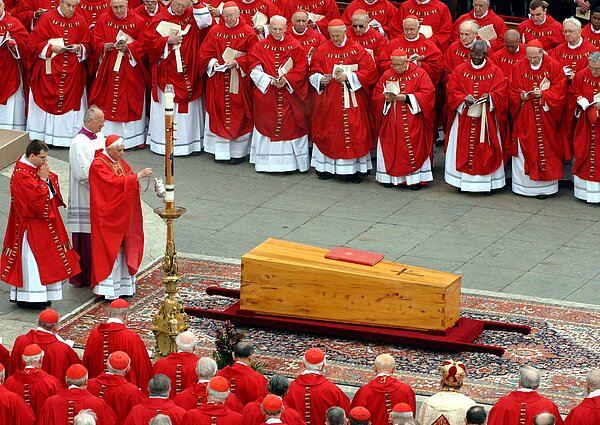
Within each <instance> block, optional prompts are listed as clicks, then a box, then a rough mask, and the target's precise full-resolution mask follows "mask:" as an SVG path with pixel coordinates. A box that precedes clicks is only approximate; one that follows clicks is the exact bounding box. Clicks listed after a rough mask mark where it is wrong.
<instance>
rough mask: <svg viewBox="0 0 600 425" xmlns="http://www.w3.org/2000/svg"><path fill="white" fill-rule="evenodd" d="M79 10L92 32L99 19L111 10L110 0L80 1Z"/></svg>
mask: <svg viewBox="0 0 600 425" xmlns="http://www.w3.org/2000/svg"><path fill="white" fill-rule="evenodd" d="M77 10H78V11H79V13H80V14H81V15H82V16H83V17H84V18H85V21H86V22H87V24H88V27H89V28H90V31H91V30H92V29H94V28H95V27H96V23H97V22H98V19H100V17H101V16H102V15H104V14H105V13H107V12H108V11H109V10H110V2H109V1H108V0H80V1H79V4H78V5H77Z"/></svg>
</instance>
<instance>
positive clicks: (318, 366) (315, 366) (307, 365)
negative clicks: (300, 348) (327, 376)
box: [302, 356, 325, 372]
mask: <svg viewBox="0 0 600 425" xmlns="http://www.w3.org/2000/svg"><path fill="white" fill-rule="evenodd" d="M302 363H304V368H305V369H306V370H313V371H316V372H319V371H321V369H323V366H325V359H323V361H322V362H321V363H317V364H313V363H309V362H308V361H307V360H306V359H305V358H304V356H302Z"/></svg>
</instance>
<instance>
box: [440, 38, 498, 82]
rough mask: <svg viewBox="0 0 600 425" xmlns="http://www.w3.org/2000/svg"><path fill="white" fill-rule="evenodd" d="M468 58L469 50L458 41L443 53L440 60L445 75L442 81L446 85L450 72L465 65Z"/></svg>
mask: <svg viewBox="0 0 600 425" xmlns="http://www.w3.org/2000/svg"><path fill="white" fill-rule="evenodd" d="M490 56H491V55H488V58H489V57H490ZM470 57H471V49H470V48H468V47H465V46H464V45H463V44H462V43H461V42H460V40H459V41H455V42H454V43H452V44H451V45H450V47H448V49H447V50H446V53H444V58H443V59H442V67H443V68H444V73H445V74H444V81H446V84H447V82H448V79H449V78H450V74H452V71H454V70H455V69H456V67H457V66H458V65H461V64H463V63H465V62H466V61H467V59H469V58H470Z"/></svg>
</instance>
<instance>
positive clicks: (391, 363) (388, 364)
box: [375, 354, 396, 373]
mask: <svg viewBox="0 0 600 425" xmlns="http://www.w3.org/2000/svg"><path fill="white" fill-rule="evenodd" d="M395 368H396V361H395V360H394V358H393V357H392V356H391V355H389V354H380V355H378V356H377V357H375V373H392V372H393V371H394V369H395Z"/></svg>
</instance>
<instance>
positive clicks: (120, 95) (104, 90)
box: [89, 10, 149, 122]
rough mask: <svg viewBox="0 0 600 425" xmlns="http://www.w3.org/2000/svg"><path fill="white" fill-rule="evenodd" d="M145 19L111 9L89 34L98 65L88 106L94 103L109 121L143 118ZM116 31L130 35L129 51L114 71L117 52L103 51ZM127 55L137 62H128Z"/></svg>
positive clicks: (114, 39) (94, 61)
mask: <svg viewBox="0 0 600 425" xmlns="http://www.w3.org/2000/svg"><path fill="white" fill-rule="evenodd" d="M144 30H145V24H144V20H143V19H142V18H141V17H139V16H138V15H136V14H135V13H133V12H132V11H128V13H127V16H126V17H125V18H124V19H119V18H117V17H116V16H115V15H114V13H113V11H112V10H109V11H108V12H107V13H105V14H104V15H102V16H101V17H100V19H99V20H98V23H97V24H96V26H95V27H94V31H93V33H92V50H93V57H94V60H93V63H94V66H95V67H97V68H98V72H97V74H96V79H95V80H94V83H93V85H92V91H91V94H90V101H89V103H90V105H97V106H99V107H100V109H102V111H104V117H105V118H106V119H107V120H109V121H116V122H130V121H137V120H139V119H141V118H142V111H143V108H144V95H145V93H146V84H145V82H146V81H148V80H149V78H148V73H147V71H146V69H145V60H146V52H145V51H144V44H143V36H144ZM119 31H122V32H124V33H125V34H127V35H128V36H130V37H131V38H132V39H133V40H134V42H133V43H131V44H129V45H128V47H129V53H127V54H125V55H123V56H121V65H120V67H119V70H118V71H116V72H115V71H114V68H115V63H116V62H117V58H118V57H119V51H118V50H116V49H113V50H111V51H106V52H105V51H104V45H105V44H106V43H116V39H117V34H118V33H119ZM130 58H132V59H133V60H135V62H136V65H135V66H133V65H131V63H130Z"/></svg>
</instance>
